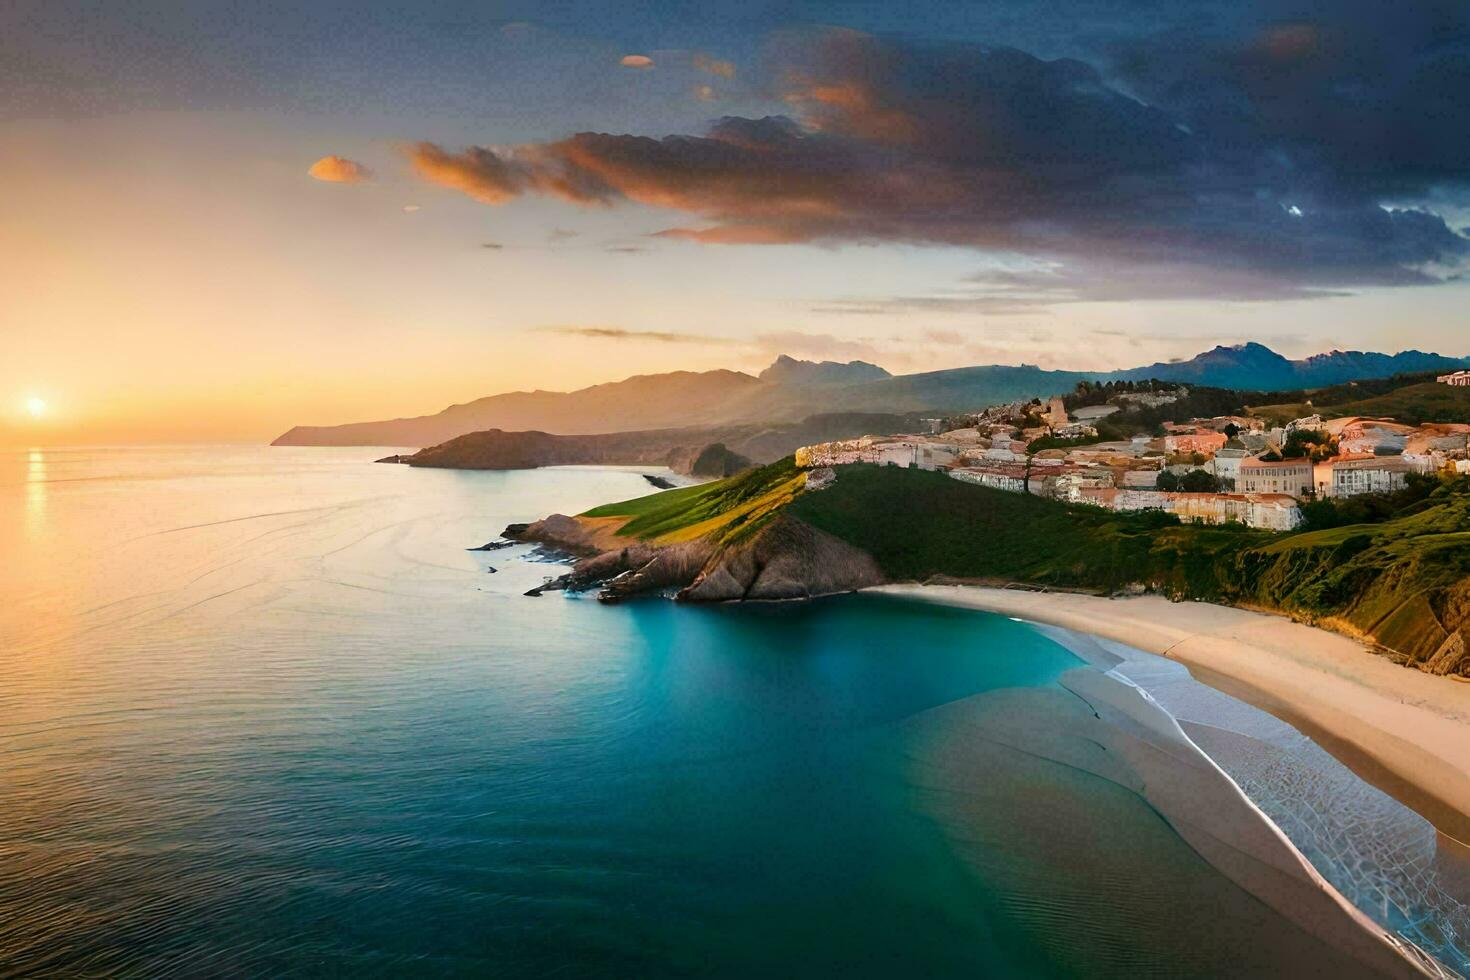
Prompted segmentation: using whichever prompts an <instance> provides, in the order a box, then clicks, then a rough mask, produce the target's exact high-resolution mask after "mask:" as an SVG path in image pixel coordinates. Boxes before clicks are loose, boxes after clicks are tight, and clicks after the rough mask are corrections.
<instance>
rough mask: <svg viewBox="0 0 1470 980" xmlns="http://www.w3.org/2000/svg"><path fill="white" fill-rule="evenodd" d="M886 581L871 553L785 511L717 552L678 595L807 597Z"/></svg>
mask: <svg viewBox="0 0 1470 980" xmlns="http://www.w3.org/2000/svg"><path fill="white" fill-rule="evenodd" d="M883 581H885V579H884V576H883V572H882V570H881V569H879V568H878V563H877V562H875V561H874V560H873V558H872V556H871V555H869V554H868V553H867V552H865V551H860V550H858V549H857V548H854V547H853V546H852V545H850V544H847V543H846V542H843V541H840V540H838V539H837V538H835V537H833V536H832V535H830V534H828V533H826V532H825V531H819V530H817V529H816V528H814V527H812V526H811V525H810V524H806V523H804V522H802V521H799V520H797V519H796V518H794V517H791V516H789V515H786V514H782V515H781V516H779V517H777V518H776V519H775V520H773V521H772V522H771V523H770V524H768V525H766V527H764V528H762V529H761V530H760V531H759V532H758V533H757V534H756V535H755V536H754V537H753V538H752V539H751V540H750V541H748V542H743V543H741V544H737V545H732V546H730V547H727V548H724V549H721V550H720V551H719V552H718V553H716V554H715V555H713V556H712V557H711V558H710V560H709V561H708V562H707V563H706V564H705V566H704V567H703V568H702V569H701V570H700V572H699V575H698V576H697V577H696V578H695V579H694V581H693V582H691V583H690V585H689V587H688V588H687V589H685V590H684V591H683V592H681V593H680V594H679V598H681V599H684V600H687V601H690V602H724V601H728V600H732V599H804V598H808V597H811V596H819V595H831V594H833V593H837V592H851V591H853V590H855V589H862V588H866V587H868V586H870V585H878V584H881V583H882V582H883Z"/></svg>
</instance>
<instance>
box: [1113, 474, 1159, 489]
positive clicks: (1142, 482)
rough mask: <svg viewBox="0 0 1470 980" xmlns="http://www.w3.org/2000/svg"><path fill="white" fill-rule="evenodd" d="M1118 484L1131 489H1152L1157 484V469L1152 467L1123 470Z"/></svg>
mask: <svg viewBox="0 0 1470 980" xmlns="http://www.w3.org/2000/svg"><path fill="white" fill-rule="evenodd" d="M1120 485H1121V486H1124V487H1127V488H1129V489H1132V490H1152V489H1153V488H1154V487H1156V486H1158V485H1159V471H1158V470H1154V469H1148V470H1143V469H1136V470H1124V471H1123V479H1122V482H1121V484H1120Z"/></svg>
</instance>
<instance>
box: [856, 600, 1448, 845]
mask: <svg viewBox="0 0 1470 980" xmlns="http://www.w3.org/2000/svg"><path fill="white" fill-rule="evenodd" d="M873 591H876V592H883V593H887V594H890V595H900V596H906V597H909V598H915V599H921V600H925V601H929V602H938V603H944V604H946V605H954V606H963V607H966V608H971V609H980V610H984V611H987V612H994V613H1001V614H1003V615H1007V616H1015V617H1017V618H1021V619H1027V620H1032V621H1034V622H1038V623H1049V624H1051V625H1054V626H1060V627H1063V628H1065V629H1071V630H1076V631H1078V632H1082V633H1091V634H1094V635H1096V636H1102V637H1106V638H1108V639H1112V640H1117V641H1118V642H1121V643H1126V644H1128V645H1130V646H1133V647H1136V648H1138V649H1140V650H1144V651H1147V652H1149V653H1155V654H1159V655H1161V656H1165V657H1168V658H1170V659H1172V660H1177V661H1179V662H1181V663H1184V664H1186V665H1188V667H1189V668H1190V672H1191V673H1193V674H1194V675H1195V676H1196V677H1197V678H1198V679H1199V680H1201V681H1204V682H1205V683H1207V684H1210V685H1212V686H1214V687H1217V688H1219V689H1221V690H1223V691H1225V692H1226V693H1229V694H1231V695H1233V696H1235V697H1238V698H1240V699H1241V700H1243V701H1247V702H1249V703H1251V704H1254V705H1256V706H1257V707H1259V708H1263V709H1265V710H1266V711H1269V712H1271V713H1272V714H1275V715H1277V716H1278V717H1280V718H1282V719H1283V720H1285V721H1287V722H1290V723H1291V724H1293V725H1296V726H1297V727H1298V728H1300V729H1302V730H1303V731H1305V732H1306V733H1307V734H1309V735H1311V736H1312V737H1313V738H1314V739H1315V740H1316V741H1318V742H1319V743H1320V744H1321V745H1322V746H1323V747H1324V748H1326V749H1327V750H1328V751H1330V752H1332V753H1333V754H1334V755H1336V756H1338V757H1339V758H1340V759H1342V761H1343V762H1345V763H1346V764H1348V765H1349V766H1351V767H1352V768H1353V769H1355V770H1356V771H1357V772H1358V773H1359V775H1361V776H1362V777H1363V778H1365V779H1367V780H1369V781H1370V782H1372V783H1374V784H1376V785H1378V786H1379V787H1380V788H1381V789H1383V790H1385V791H1386V792H1388V793H1391V794H1392V795H1394V796H1397V797H1398V798H1399V799H1400V800H1402V801H1403V802H1405V803H1407V804H1408V805H1409V806H1411V807H1413V808H1414V809H1416V810H1418V811H1419V812H1420V813H1422V814H1423V815H1424V816H1425V817H1426V818H1428V819H1429V820H1430V821H1431V822H1433V823H1434V824H1435V825H1436V826H1437V827H1438V828H1439V829H1440V830H1441V831H1442V832H1443V833H1445V834H1447V835H1449V836H1451V837H1454V838H1456V839H1457V840H1459V841H1462V842H1470V684H1466V683H1463V682H1459V681H1455V680H1452V679H1450V678H1445V677H1435V676H1431V675H1429V674H1425V673H1422V672H1420V671H1417V670H1413V669H1411V668H1407V667H1401V666H1399V665H1397V664H1394V663H1392V662H1391V661H1389V660H1387V659H1385V658H1383V657H1381V656H1378V655H1377V654H1374V653H1373V652H1372V651H1371V650H1369V649H1368V648H1367V647H1365V646H1364V645H1363V644H1361V643H1358V642H1356V641H1354V640H1351V639H1349V638H1347V637H1345V636H1341V635H1338V634H1336V633H1328V632H1326V631H1324V630H1320V629H1314V628H1312V627H1309V626H1303V625H1300V624H1298V623H1293V622H1291V621H1290V620H1288V619H1286V618H1284V617H1280V616H1271V615H1266V614H1264V613H1256V612H1250V611H1247V610H1244V609H1233V608H1229V607H1226V606H1215V605H1210V604H1208V603H1199V602H1185V603H1174V602H1170V601H1168V600H1167V599H1164V598H1161V597H1158V596H1140V597H1134V598H1125V599H1105V598H1100V597H1097V596H1086V595H1074V594H1070V593H1060V592H1028V591H1023V590H1012V589H997V588H988V587H983V586H973V585H927V586H925V585H887V586H880V587H878V588H877V589H874V590H873Z"/></svg>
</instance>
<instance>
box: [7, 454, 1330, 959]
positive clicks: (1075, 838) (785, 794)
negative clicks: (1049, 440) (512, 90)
mask: <svg viewBox="0 0 1470 980" xmlns="http://www.w3.org/2000/svg"><path fill="white" fill-rule="evenodd" d="M384 451H385V450H384ZM384 451H379V450H371V449H366V450H363V449H350V450H336V449H265V448H167V449H106V450H45V451H32V452H18V453H16V452H8V453H3V454H0V976H30V975H36V976H109V975H117V976H139V977H163V976H220V975H251V976H272V977H280V976H313V975H339V976H348V975H350V976H373V975H380V976H410V975H414V976H418V975H421V976H466V975H486V976H497V977H507V976H535V977H541V976H606V977H663V976H761V977H770V976H803V977H809V976H823V975H842V976H879V977H913V976H960V975H965V976H992V977H1012V976H1017V977H1020V976H1028V977H1029V976H1037V977H1051V976H1067V977H1072V976H1084V977H1085V976H1116V977H1139V976H1222V977H1225V976H1245V975H1264V974H1272V973H1277V972H1279V971H1283V970H1290V971H1291V972H1292V973H1293V975H1298V976H1300V975H1313V974H1318V975H1331V976H1334V977H1338V978H1341V977H1344V976H1348V975H1350V974H1351V970H1350V969H1348V968H1346V967H1345V966H1344V965H1343V964H1341V963H1338V962H1335V961H1334V954H1332V953H1331V951H1328V950H1324V949H1321V948H1319V945H1318V944H1317V943H1316V941H1315V940H1312V939H1309V938H1307V937H1306V936H1304V935H1302V934H1300V933H1298V932H1296V931H1295V930H1294V929H1292V928H1290V927H1288V926H1286V925H1284V924H1282V923H1281V922H1280V921H1279V920H1278V919H1277V918H1276V917H1275V916H1273V915H1271V914H1270V913H1269V912H1268V911H1267V910H1266V909H1265V908H1264V907H1263V906H1261V905H1260V904H1259V903H1258V902H1256V901H1255V900H1254V899H1253V898H1251V897H1250V896H1248V895H1246V894H1245V893H1243V892H1241V891H1240V890H1239V889H1237V888H1236V887H1235V886H1233V885H1231V884H1230V883H1229V882H1227V881H1226V880H1225V879H1223V878H1222V877H1221V876H1219V875H1218V874H1216V873H1215V872H1214V871H1213V870H1212V869H1211V868H1210V867H1209V866H1208V865H1206V864H1205V863H1204V862H1203V861H1202V860H1200V859H1199V858H1198V857H1197V856H1196V855H1195V854H1194V852H1193V851H1191V850H1190V849H1189V848H1188V847H1186V846H1185V845H1184V844H1183V843H1182V842H1181V841H1180V840H1179V839H1178V837H1177V836H1175V834H1174V833H1173V832H1172V831H1171V830H1170V829H1169V827H1168V826H1167V824H1165V823H1164V822H1163V821H1162V819H1160V818H1159V816H1158V815H1157V814H1156V813H1154V812H1153V811H1152V810H1151V809H1150V808H1149V807H1148V806H1146V805H1145V804H1144V803H1142V802H1141V801H1140V800H1139V799H1138V798H1137V797H1135V796H1133V795H1132V794H1130V793H1128V792H1126V791H1124V790H1122V789H1121V788H1119V787H1117V786H1114V785H1113V784H1111V783H1106V782H1104V781H1102V780H1099V779H1097V778H1095V777H1092V776H1090V775H1087V774H1084V773H1081V772H1078V771H1075V770H1071V769H1068V768H1066V767H1064V766H1060V765H1057V764H1055V763H1050V762H1046V761H1044V760H1042V759H1040V758H1037V757H1031V756H1027V755H1025V754H1024V753H1017V752H1015V751H1014V750H1006V751H998V750H996V748H995V747H994V746H975V747H966V746H958V747H957V746H955V745H954V744H952V741H951V740H947V739H946V737H945V731H944V726H943V722H942V718H943V716H944V713H943V712H934V711H932V709H935V708H938V707H939V706H942V705H946V704H951V703H952V702H955V701H958V700H960V699H964V698H969V697H972V696H975V695H977V694H981V693H982V692H987V691H994V690H997V689H1000V688H1029V687H1038V686H1046V685H1050V684H1052V683H1053V682H1054V679H1055V678H1056V676H1057V675H1058V674H1059V673H1060V672H1062V671H1064V670H1066V669H1068V668H1071V667H1074V666H1076V665H1077V663H1078V661H1077V660H1075V659H1074V658H1073V657H1072V655H1071V654H1070V653H1068V652H1067V651H1066V650H1064V649H1063V648H1061V647H1060V646H1058V645H1056V644H1055V643H1053V642H1052V641H1050V640H1049V639H1047V638H1045V637H1043V636H1042V635H1040V634H1039V633H1037V632H1035V631H1034V630H1032V629H1031V628H1030V627H1028V626H1026V625H1024V624H1021V623H1017V622H1012V621H1010V620H1007V619H1004V618H1000V617H993V616H985V615H980V614H974V613H967V612H962V611H956V610H944V609H939V608H934V607H928V606H919V605H909V604H905V603H903V602H899V601H896V600H888V599H881V598H878V597H847V598H841V599H835V600H828V601H822V602H816V603H811V604H806V605H780V606H767V607H746V608H686V607H681V606H677V605H675V604H673V603H669V602H665V601H661V600H649V601H641V602H635V603H629V604H626V605H621V606H616V607H604V606H600V605H598V604H597V603H596V602H595V601H592V600H590V599H578V598H569V597H564V596H560V595H548V596H545V597H542V598H539V599H533V598H526V597H524V596H522V595H521V593H522V592H524V591H525V589H527V588H528V587H530V586H531V585H533V584H536V583H538V582H540V581H541V580H542V578H543V577H544V576H546V575H549V574H553V573H554V572H555V571H556V570H557V569H556V567H555V566H549V565H545V564H539V563H536V562H534V561H530V560H527V557H526V555H525V549H515V550H512V551H501V552H488V553H471V552H467V551H466V550H465V548H467V547H469V546H474V545H479V544H481V543H483V542H485V541H487V540H491V539H493V538H495V537H496V536H497V534H498V532H499V530H500V529H501V528H502V527H503V526H504V525H505V524H506V523H508V522H511V521H523V520H528V519H534V518H536V517H539V516H542V515H544V514H546V513H548V512H551V511H563V512H569V513H575V512H577V511H579V510H582V509H585V508H587V507H589V506H591V505H593V504H597V503H601V502H605V501H608V500H613V499H622V498H626V497H630V496H636V495H639V494H642V493H644V492H647V491H649V490H650V489H651V488H650V487H649V486H648V484H647V483H646V482H645V481H644V480H643V478H642V477H641V476H640V475H639V472H637V471H629V470H608V469H556V470H540V471H529V472H513V473H469V472H452V471H434V470H413V469H409V468H407V467H401V466H391V465H374V464H373V463H372V460H373V459H374V458H375V457H376V456H378V455H381V454H382V452H384ZM492 567H493V568H494V569H496V571H495V572H493V573H492V572H491V571H490V569H491V568H492ZM970 748H974V750H975V751H969V749H970Z"/></svg>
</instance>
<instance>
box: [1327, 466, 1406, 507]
mask: <svg viewBox="0 0 1470 980" xmlns="http://www.w3.org/2000/svg"><path fill="white" fill-rule="evenodd" d="M1328 462H1329V463H1330V464H1331V465H1332V484H1331V486H1330V488H1329V489H1328V490H1327V493H1328V494H1329V495H1330V496H1333V497H1355V496H1357V495H1358V494H1360V493H1392V492H1393V491H1395V490H1402V489H1403V488H1404V483H1405V481H1406V479H1407V477H1408V474H1409V472H1410V469H1411V467H1410V465H1409V463H1408V461H1406V460H1405V459H1404V458H1403V457H1402V456H1358V457H1353V458H1344V457H1341V456H1339V457H1337V458H1335V459H1332V460H1328Z"/></svg>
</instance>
